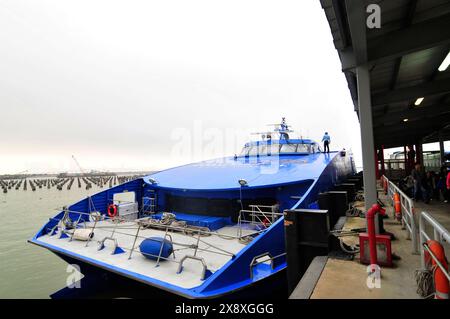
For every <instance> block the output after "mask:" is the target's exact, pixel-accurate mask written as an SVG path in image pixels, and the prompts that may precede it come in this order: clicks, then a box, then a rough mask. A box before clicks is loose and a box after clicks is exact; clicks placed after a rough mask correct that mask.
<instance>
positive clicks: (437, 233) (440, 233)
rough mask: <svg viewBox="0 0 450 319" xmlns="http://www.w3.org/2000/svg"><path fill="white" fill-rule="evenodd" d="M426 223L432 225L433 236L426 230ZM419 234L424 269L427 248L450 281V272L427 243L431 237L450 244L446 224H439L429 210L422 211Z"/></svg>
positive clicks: (449, 234) (449, 235)
mask: <svg viewBox="0 0 450 319" xmlns="http://www.w3.org/2000/svg"><path fill="white" fill-rule="evenodd" d="M426 225H429V226H431V228H432V231H433V237H431V235H429V234H428V233H427V232H426ZM419 234H420V246H421V247H420V256H421V263H422V264H421V265H422V269H426V265H425V258H424V257H425V250H426V251H427V252H428V253H429V255H430V256H431V258H433V260H434V261H435V262H436V265H437V266H438V267H439V268H440V269H441V270H442V272H443V273H444V275H445V276H446V277H447V279H448V280H449V281H450V273H449V272H448V271H447V270H446V269H445V268H444V266H443V265H442V264H441V262H440V261H439V259H437V258H436V256H435V255H434V254H433V252H432V251H431V250H430V248H429V247H428V245H427V241H428V240H430V239H434V240H436V241H438V242H439V243H440V244H441V245H442V246H444V245H447V246H449V245H450V232H449V231H448V230H447V229H445V227H444V226H442V225H441V224H439V223H438V222H437V221H436V220H435V219H434V218H433V217H431V215H430V214H428V213H427V212H422V213H421V214H420V219H419Z"/></svg>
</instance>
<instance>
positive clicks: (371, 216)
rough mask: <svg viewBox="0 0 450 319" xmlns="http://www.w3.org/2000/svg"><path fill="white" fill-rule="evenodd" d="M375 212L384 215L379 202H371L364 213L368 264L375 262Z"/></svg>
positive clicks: (374, 263)
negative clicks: (368, 254) (368, 252)
mask: <svg viewBox="0 0 450 319" xmlns="http://www.w3.org/2000/svg"><path fill="white" fill-rule="evenodd" d="M377 213H380V215H384V214H385V213H386V212H385V210H384V209H382V208H381V206H380V205H379V204H373V205H372V207H371V208H370V209H369V210H368V211H367V214H366V218H367V234H368V236H369V251H370V265H376V264H377V242H376V236H375V215H376V214H377ZM374 271H375V269H372V272H374Z"/></svg>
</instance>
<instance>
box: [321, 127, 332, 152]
mask: <svg viewBox="0 0 450 319" xmlns="http://www.w3.org/2000/svg"><path fill="white" fill-rule="evenodd" d="M322 142H323V152H324V153H330V142H331V138H330V135H328V132H325V135H324V136H323V138H322Z"/></svg>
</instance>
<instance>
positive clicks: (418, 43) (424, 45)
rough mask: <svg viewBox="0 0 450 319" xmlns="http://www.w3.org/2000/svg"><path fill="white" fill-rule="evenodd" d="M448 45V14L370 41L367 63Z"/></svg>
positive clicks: (449, 41)
mask: <svg viewBox="0 0 450 319" xmlns="http://www.w3.org/2000/svg"><path fill="white" fill-rule="evenodd" d="M360 2H361V3H362V2H363V1H360ZM347 10H348V7H347ZM352 39H353V34H352ZM449 43H450V14H445V15H441V16H439V17H438V18H434V19H431V20H426V21H424V22H419V23H416V24H413V25H411V26H409V27H408V28H405V29H402V30H399V31H394V32H391V33H388V34H385V35H383V36H380V37H377V38H375V39H372V40H371V41H369V43H368V61H370V62H375V61H376V62H383V61H387V60H391V59H394V58H397V57H400V56H404V55H406V54H409V53H413V52H416V51H420V50H425V49H428V48H431V47H435V46H439V45H442V44H449ZM357 62H358V61H357Z"/></svg>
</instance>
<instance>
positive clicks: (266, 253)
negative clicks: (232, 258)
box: [249, 252, 286, 279]
mask: <svg viewBox="0 0 450 319" xmlns="http://www.w3.org/2000/svg"><path fill="white" fill-rule="evenodd" d="M285 255H286V253H282V254H279V255H276V256H272V254H271V253H270V252H265V253H263V254H260V255H258V256H255V257H253V259H252V261H251V262H250V265H249V267H250V278H251V279H253V267H255V266H257V265H259V264H262V263H265V262H267V261H270V268H271V269H272V270H273V269H274V260H275V259H277V258H280V257H283V256H285ZM263 257H269V258H267V259H264V260H259V261H257V260H258V259H259V258H263Z"/></svg>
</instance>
